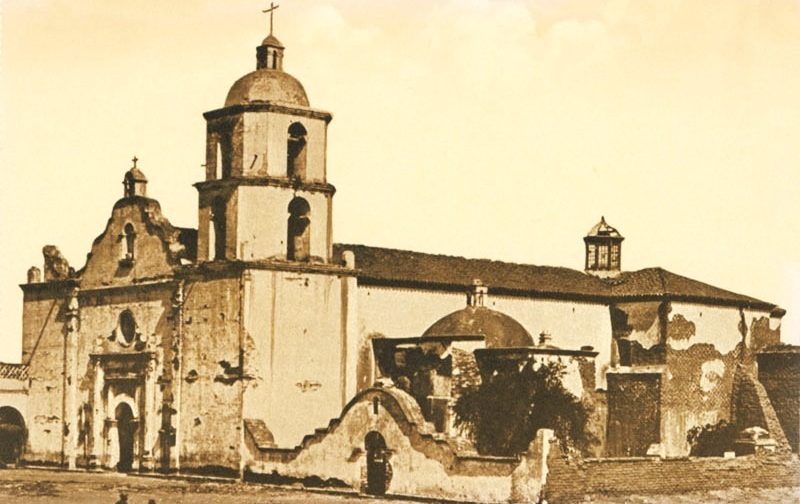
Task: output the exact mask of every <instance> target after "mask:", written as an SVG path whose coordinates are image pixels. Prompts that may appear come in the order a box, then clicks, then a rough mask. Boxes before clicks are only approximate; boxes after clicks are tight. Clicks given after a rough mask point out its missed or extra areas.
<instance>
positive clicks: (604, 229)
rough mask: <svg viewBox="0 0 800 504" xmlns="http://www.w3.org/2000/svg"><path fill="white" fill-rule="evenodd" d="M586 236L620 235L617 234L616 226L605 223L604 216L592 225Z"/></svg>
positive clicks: (619, 236) (619, 235)
mask: <svg viewBox="0 0 800 504" xmlns="http://www.w3.org/2000/svg"><path fill="white" fill-rule="evenodd" d="M586 236H612V237H618V238H621V237H622V235H621V234H619V231H617V230H616V228H613V227H611V226H609V225H608V224H607V223H606V218H605V217H601V218H600V222H598V223H597V224H595V225H594V226H593V227H592V229H590V230H589V234H587V235H586Z"/></svg>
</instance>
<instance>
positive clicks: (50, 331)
mask: <svg viewBox="0 0 800 504" xmlns="http://www.w3.org/2000/svg"><path fill="white" fill-rule="evenodd" d="M68 293H69V287H67V286H64V285H50V286H47V288H41V289H36V290H25V294H24V301H23V307H22V350H23V353H22V362H23V363H28V364H29V366H30V367H29V369H28V376H29V377H30V390H29V398H30V399H29V403H28V416H27V417H26V418H25V421H26V423H27V427H28V446H27V449H26V450H25V453H24V459H25V461H27V462H38V463H49V464H59V463H61V454H62V432H63V425H62V420H63V397H64V388H63V385H64V377H63V372H64V348H65V347H64V334H65V329H64V324H65V323H66V321H65V317H64V311H65V309H66V302H67V301H66V299H67V296H68Z"/></svg>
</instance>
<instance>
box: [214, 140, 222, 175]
mask: <svg viewBox="0 0 800 504" xmlns="http://www.w3.org/2000/svg"><path fill="white" fill-rule="evenodd" d="M221 177H222V144H221V143H219V142H217V160H216V163H215V164H214V178H215V179H219V178H221Z"/></svg>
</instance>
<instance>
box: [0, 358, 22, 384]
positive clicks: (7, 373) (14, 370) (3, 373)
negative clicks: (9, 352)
mask: <svg viewBox="0 0 800 504" xmlns="http://www.w3.org/2000/svg"><path fill="white" fill-rule="evenodd" d="M0 378H8V379H12V380H27V379H28V366H27V364H9V363H7V362H0Z"/></svg>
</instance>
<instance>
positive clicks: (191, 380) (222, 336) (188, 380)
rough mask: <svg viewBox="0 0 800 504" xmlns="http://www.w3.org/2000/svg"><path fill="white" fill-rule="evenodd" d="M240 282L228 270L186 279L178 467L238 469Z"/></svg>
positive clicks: (239, 434)
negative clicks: (216, 274)
mask: <svg viewBox="0 0 800 504" xmlns="http://www.w3.org/2000/svg"><path fill="white" fill-rule="evenodd" d="M240 282H241V279H240V277H239V275H238V274H237V273H233V272H231V273H230V274H227V275H224V274H223V275H219V276H214V275H208V276H207V277H206V278H204V279H194V280H187V282H186V287H185V289H184V298H185V300H184V305H183V324H182V327H183V329H182V332H183V334H182V356H181V377H180V379H181V380H182V384H181V399H180V408H179V409H180V412H181V413H180V425H179V432H178V434H177V436H178V445H179V447H178V448H179V450H180V464H181V470H196V471H204V470H216V469H223V470H225V471H229V472H230V471H234V472H238V469H239V461H240V457H239V449H240V445H241V429H242V421H241V418H242V417H241V391H242V388H241V380H240V379H238V378H239V376H238V372H237V369H236V368H237V367H238V366H240V355H241V354H240V348H241V347H240V338H241V333H240V330H239V328H240V309H241V305H240V299H241V298H240V285H241V283H240ZM231 368H233V369H231ZM226 370H227V371H228V372H227V373H226ZM231 371H232V372H231Z"/></svg>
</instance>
